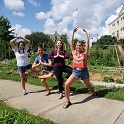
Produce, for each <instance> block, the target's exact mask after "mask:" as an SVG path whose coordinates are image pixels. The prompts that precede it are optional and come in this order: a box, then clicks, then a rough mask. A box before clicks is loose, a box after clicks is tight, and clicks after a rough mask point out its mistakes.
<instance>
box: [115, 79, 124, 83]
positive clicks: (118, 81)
mask: <svg viewBox="0 0 124 124" xmlns="http://www.w3.org/2000/svg"><path fill="white" fill-rule="evenodd" d="M116 82H117V83H118V84H124V80H123V81H122V80H119V79H117V80H116Z"/></svg>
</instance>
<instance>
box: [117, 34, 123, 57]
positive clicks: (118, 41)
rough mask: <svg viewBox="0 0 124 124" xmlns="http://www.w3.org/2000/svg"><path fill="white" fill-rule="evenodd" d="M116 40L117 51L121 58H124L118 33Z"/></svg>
mask: <svg viewBox="0 0 124 124" xmlns="http://www.w3.org/2000/svg"><path fill="white" fill-rule="evenodd" d="M116 38H117V45H118V49H119V51H120V53H121V56H122V58H124V50H123V47H122V44H121V41H120V38H119V33H118V32H117V36H116Z"/></svg>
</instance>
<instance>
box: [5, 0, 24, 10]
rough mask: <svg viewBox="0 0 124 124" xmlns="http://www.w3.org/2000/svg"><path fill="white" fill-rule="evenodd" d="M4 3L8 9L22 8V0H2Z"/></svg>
mask: <svg viewBox="0 0 124 124" xmlns="http://www.w3.org/2000/svg"><path fill="white" fill-rule="evenodd" d="M4 4H5V6H6V7H7V8H8V9H12V10H21V9H24V2H23V1H22V0H4Z"/></svg>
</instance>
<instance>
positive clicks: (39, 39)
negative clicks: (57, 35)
mask: <svg viewBox="0 0 124 124" xmlns="http://www.w3.org/2000/svg"><path fill="white" fill-rule="evenodd" d="M26 38H27V39H29V40H30V41H31V51H33V52H36V51H37V47H38V46H39V45H41V46H42V47H43V48H44V50H45V51H46V52H49V51H50V50H51V49H52V48H53V47H54V42H53V41H52V39H51V38H50V37H49V36H48V35H46V34H44V33H42V32H33V33H32V34H31V35H26Z"/></svg>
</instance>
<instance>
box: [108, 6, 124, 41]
mask: <svg viewBox="0 0 124 124" xmlns="http://www.w3.org/2000/svg"><path fill="white" fill-rule="evenodd" d="M108 27H109V35H112V36H115V37H116V35H117V32H118V33H119V36H120V38H123V39H124V5H123V7H122V8H121V11H120V13H119V14H118V17H117V18H116V19H115V20H114V21H112V22H111V23H110V24H109V25H108Z"/></svg>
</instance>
